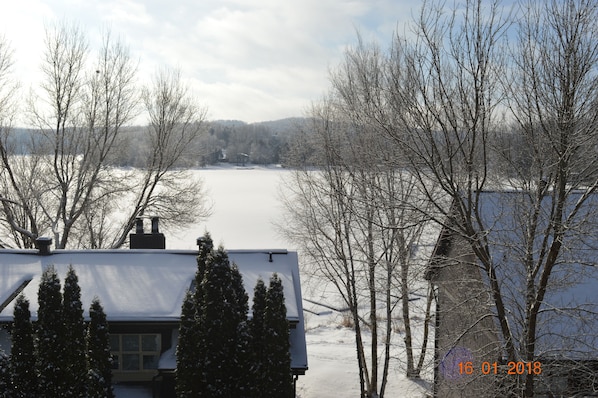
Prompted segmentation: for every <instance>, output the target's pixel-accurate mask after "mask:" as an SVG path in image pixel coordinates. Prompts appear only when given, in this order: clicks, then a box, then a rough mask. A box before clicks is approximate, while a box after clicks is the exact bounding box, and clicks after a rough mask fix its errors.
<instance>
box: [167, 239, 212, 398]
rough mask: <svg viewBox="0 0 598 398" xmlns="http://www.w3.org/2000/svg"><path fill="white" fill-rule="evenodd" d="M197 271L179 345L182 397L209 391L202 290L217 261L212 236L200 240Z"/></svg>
mask: <svg viewBox="0 0 598 398" xmlns="http://www.w3.org/2000/svg"><path fill="white" fill-rule="evenodd" d="M198 245H199V252H198V255H197V271H196V273H195V279H194V284H193V287H192V289H191V290H190V291H189V292H187V295H186V296H185V300H184V301H183V307H182V309H181V323H180V326H179V342H178V345H177V374H176V391H177V396H179V397H197V396H201V392H202V391H205V383H204V381H205V375H204V374H203V369H204V367H203V366H200V365H201V363H203V359H202V358H204V356H205V347H204V346H203V345H202V344H200V341H201V340H202V337H201V336H202V335H203V333H204V329H203V323H201V322H200V319H201V318H202V312H201V310H202V308H204V304H203V300H204V295H203V291H202V289H201V285H202V283H203V280H204V277H205V271H206V268H207V266H208V264H209V263H211V262H212V261H213V252H214V250H213V248H214V244H213V242H212V238H211V237H210V234H209V233H206V234H205V235H204V236H203V237H202V238H200V239H199V240H198Z"/></svg>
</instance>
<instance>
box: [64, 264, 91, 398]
mask: <svg viewBox="0 0 598 398" xmlns="http://www.w3.org/2000/svg"><path fill="white" fill-rule="evenodd" d="M62 303H63V305H62V314H63V322H64V341H65V342H67V343H68V349H66V350H65V351H64V362H63V363H64V376H65V378H64V382H65V387H66V392H65V397H75V398H79V397H83V396H85V393H86V385H87V361H86V342H85V334H86V330H85V322H84V320H83V305H82V304H81V288H80V287H79V278H78V277H77V274H76V273H75V270H74V269H73V267H72V266H70V267H69V269H68V272H67V274H66V278H65V280H64V293H63V297H62Z"/></svg>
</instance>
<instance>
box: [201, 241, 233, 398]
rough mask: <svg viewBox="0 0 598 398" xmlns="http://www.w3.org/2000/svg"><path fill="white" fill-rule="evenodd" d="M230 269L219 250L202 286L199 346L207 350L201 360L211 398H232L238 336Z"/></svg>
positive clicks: (206, 394)
mask: <svg viewBox="0 0 598 398" xmlns="http://www.w3.org/2000/svg"><path fill="white" fill-rule="evenodd" d="M230 280H231V278H230V266H229V263H228V258H227V256H226V253H224V251H223V250H222V248H219V249H218V251H217V252H216V253H214V257H213V261H211V262H209V263H208V264H207V267H206V271H205V276H204V280H203V282H202V284H201V291H202V292H201V293H202V294H203V302H202V307H201V318H200V319H199V322H200V323H201V324H202V325H203V327H202V329H204V333H202V335H201V336H200V342H199V344H200V345H201V346H202V347H204V348H205V356H204V357H203V358H200V360H201V363H200V365H201V366H202V373H203V374H204V375H205V382H206V386H205V391H204V395H205V396H209V397H214V398H216V397H229V396H232V390H233V389H232V385H231V374H230V370H231V366H230V360H231V358H233V354H234V349H233V347H234V346H235V341H234V338H235V336H236V332H237V325H236V324H235V319H236V316H235V314H234V313H233V312H234V310H235V309H236V308H235V305H233V304H232V303H231V302H229V301H228V300H227V296H229V293H228V292H227V289H229V288H230Z"/></svg>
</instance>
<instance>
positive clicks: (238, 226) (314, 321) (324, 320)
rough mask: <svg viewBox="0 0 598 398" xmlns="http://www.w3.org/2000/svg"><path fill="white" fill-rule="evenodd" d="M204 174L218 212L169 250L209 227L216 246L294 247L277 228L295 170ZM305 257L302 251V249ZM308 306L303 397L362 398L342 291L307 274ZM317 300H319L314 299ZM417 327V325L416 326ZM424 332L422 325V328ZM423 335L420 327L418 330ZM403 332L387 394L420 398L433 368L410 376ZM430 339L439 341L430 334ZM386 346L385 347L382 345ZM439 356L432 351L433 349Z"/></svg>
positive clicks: (169, 240)
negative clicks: (282, 196) (284, 186)
mask: <svg viewBox="0 0 598 398" xmlns="http://www.w3.org/2000/svg"><path fill="white" fill-rule="evenodd" d="M193 173H194V175H196V176H198V177H201V178H202V179H203V181H204V185H205V188H206V189H207V191H208V194H209V201H210V203H211V204H212V206H213V214H212V216H211V217H210V218H209V219H208V220H206V221H205V222H202V223H198V224H196V225H193V226H191V227H189V228H186V229H185V230H183V231H178V232H176V233H173V232H171V231H164V232H165V234H166V248H167V249H195V248H196V247H195V239H196V238H197V237H198V236H201V235H203V234H204V233H205V231H209V232H210V234H211V235H212V238H213V239H214V242H215V243H216V244H223V245H224V247H225V248H227V249H264V248H268V249H272V248H286V249H289V250H294V248H293V247H292V246H290V245H289V243H288V242H286V241H285V240H284V238H283V237H281V236H280V235H279V234H278V233H277V232H276V228H275V227H274V224H275V223H277V222H278V223H280V222H282V221H284V218H283V211H282V207H281V205H280V203H279V192H280V189H281V181H282V178H283V177H284V176H285V175H288V173H290V171H288V170H284V169H281V168H275V167H268V168H264V167H255V168H235V167H232V166H228V167H212V168H208V169H199V170H194V171H193ZM299 256H300V257H301V253H299ZM301 278H302V284H303V286H302V291H303V298H304V308H306V309H308V310H309V311H312V312H315V313H317V314H319V315H316V314H313V313H309V312H305V321H306V322H305V324H306V339H307V354H308V366H309V370H308V371H307V372H306V374H305V375H304V376H300V377H299V379H298V381H297V396H298V397H300V398H321V397H356V396H359V374H358V367H357V357H356V351H355V337H354V333H353V330H352V329H350V328H348V327H345V326H343V313H342V312H339V311H335V310H332V309H330V308H327V307H326V306H331V307H334V308H337V309H340V308H339V307H342V304H341V301H340V300H339V298H338V294H336V293H335V291H334V289H333V288H331V287H330V286H327V285H326V284H325V283H322V282H321V281H317V280H315V279H310V278H307V276H305V277H304V276H303V275H302V276H301ZM308 300H311V301H313V302H316V303H320V304H324V305H325V306H322V305H320V304H314V303H313V302H310V301H308ZM416 328H417V325H416ZM419 330H420V331H421V328H419ZM416 333H417V331H416ZM402 338H403V336H402V334H401V333H394V334H393V341H394V344H395V346H394V347H393V350H394V351H393V356H394V358H396V360H394V361H393V362H392V366H391V369H390V374H389V381H388V386H387V390H386V396H387V397H391V398H394V397H405V398H411V397H413V398H415V397H417V398H420V397H425V396H426V390H428V391H429V389H430V387H431V385H430V381H431V379H432V371H431V369H430V368H428V369H427V372H426V374H425V375H424V378H425V379H426V380H427V381H426V380H421V381H420V382H419V383H416V382H414V381H410V380H407V379H406V378H405V377H404V376H403V374H404V370H403V369H404V368H403V366H402V364H403V362H402V361H401V358H404V349H403V344H402ZM430 339H433V337H432V336H430ZM380 350H382V346H380ZM428 356H429V358H431V357H432V356H433V352H432V349H431V348H430V350H429V352H428ZM135 393H136V392H132V393H131V395H129V393H128V392H126V393H125V391H121V394H117V397H128V398H137V397H141V396H143V395H134V394H135Z"/></svg>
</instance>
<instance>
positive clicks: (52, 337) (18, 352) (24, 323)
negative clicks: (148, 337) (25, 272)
mask: <svg viewBox="0 0 598 398" xmlns="http://www.w3.org/2000/svg"><path fill="white" fill-rule="evenodd" d="M38 303H39V309H38V313H37V320H36V321H34V322H32V321H31V313H30V311H29V301H28V300H27V298H25V296H23V295H20V296H19V297H17V300H16V302H15V307H14V319H13V324H12V327H11V341H12V347H11V353H10V355H9V356H7V355H6V354H4V353H2V355H0V384H1V387H2V388H1V389H0V396H2V397H6V398H15V397H23V398H24V397H48V396H52V397H77V398H79V397H97V398H106V397H108V398H110V397H113V396H114V393H113V391H112V385H111V379H112V370H111V369H112V359H111V355H110V341H109V335H108V324H107V322H106V314H105V313H104V310H103V308H102V305H101V304H100V301H99V300H98V299H97V298H96V299H94V300H93V302H92V304H91V307H90V309H89V316H90V320H89V322H87V323H86V322H85V321H84V319H83V308H82V303H81V290H80V288H79V284H78V279H77V275H76V273H75V271H74V269H73V268H72V267H69V270H68V272H67V275H66V277H65V281H64V290H63V291H61V283H60V279H59V278H58V275H57V273H56V270H55V269H54V267H53V266H48V267H47V268H46V270H45V271H44V273H43V274H42V278H41V281H40V285H39V291H38Z"/></svg>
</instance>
